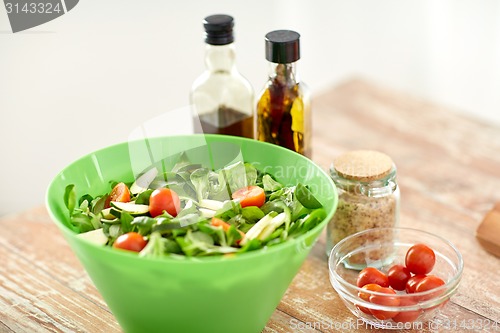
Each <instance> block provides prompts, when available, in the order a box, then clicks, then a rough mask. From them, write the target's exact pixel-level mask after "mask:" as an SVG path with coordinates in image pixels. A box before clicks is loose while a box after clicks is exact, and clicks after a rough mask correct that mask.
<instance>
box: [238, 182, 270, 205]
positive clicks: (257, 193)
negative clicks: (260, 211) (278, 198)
mask: <svg viewBox="0 0 500 333" xmlns="http://www.w3.org/2000/svg"><path fill="white" fill-rule="evenodd" d="M232 198H233V199H239V200H240V204H241V207H243V208H245V207H248V206H257V207H260V206H262V205H263V204H264V202H266V194H265V193H264V189H263V188H261V187H259V186H247V187H243V188H240V189H239V190H237V191H236V192H234V193H233V195H232Z"/></svg>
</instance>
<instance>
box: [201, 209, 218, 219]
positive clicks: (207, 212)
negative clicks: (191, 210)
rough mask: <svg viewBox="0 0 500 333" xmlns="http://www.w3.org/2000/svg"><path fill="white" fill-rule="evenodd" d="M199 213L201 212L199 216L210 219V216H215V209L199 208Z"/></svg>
mask: <svg viewBox="0 0 500 333" xmlns="http://www.w3.org/2000/svg"><path fill="white" fill-rule="evenodd" d="M200 213H201V216H203V217H204V218H206V219H211V218H212V217H214V216H215V210H211V209H206V208H200Z"/></svg>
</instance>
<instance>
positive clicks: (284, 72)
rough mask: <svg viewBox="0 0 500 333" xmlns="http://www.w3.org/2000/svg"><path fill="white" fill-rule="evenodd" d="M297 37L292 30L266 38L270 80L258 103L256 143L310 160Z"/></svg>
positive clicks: (306, 93)
mask: <svg viewBox="0 0 500 333" xmlns="http://www.w3.org/2000/svg"><path fill="white" fill-rule="evenodd" d="M299 40H300V35H299V34H298V33H297V32H295V31H291V30H276V31H271V32H269V33H268V34H267V35H266V38H265V43H266V59H267V60H268V61H269V62H270V64H269V69H270V71H269V79H268V81H267V83H266V85H265V87H264V89H263V91H262V93H261V94H260V96H259V98H258V102H257V139H258V140H260V141H266V142H271V143H274V144H277V145H280V146H283V147H286V148H289V149H291V150H294V151H296V152H298V153H300V154H302V155H305V156H307V157H311V100H310V93H309V89H308V88H307V86H306V85H305V84H304V83H303V82H301V81H300V80H299V77H298V75H297V71H296V69H297V68H296V67H297V61H298V60H299V59H300V45H299Z"/></svg>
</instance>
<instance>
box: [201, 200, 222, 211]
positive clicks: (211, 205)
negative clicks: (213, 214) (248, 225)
mask: <svg viewBox="0 0 500 333" xmlns="http://www.w3.org/2000/svg"><path fill="white" fill-rule="evenodd" d="M223 206H224V202H222V201H218V200H210V199H201V200H200V207H203V208H207V209H211V210H215V211H217V210H219V209H221V208H222V207H223Z"/></svg>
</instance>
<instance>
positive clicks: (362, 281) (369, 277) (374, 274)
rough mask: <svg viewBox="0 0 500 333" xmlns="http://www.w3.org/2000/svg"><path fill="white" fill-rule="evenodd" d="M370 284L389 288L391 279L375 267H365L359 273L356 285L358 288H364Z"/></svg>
mask: <svg viewBox="0 0 500 333" xmlns="http://www.w3.org/2000/svg"><path fill="white" fill-rule="evenodd" d="M369 283H373V284H378V285H379V286H381V287H389V279H388V278H387V275H385V274H384V273H382V272H381V271H379V270H378V269H376V268H375V267H365V268H364V269H363V270H362V271H361V272H359V275H358V280H357V281H356V284H357V285H358V287H360V288H361V287H363V286H364V285H367V284H369Z"/></svg>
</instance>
